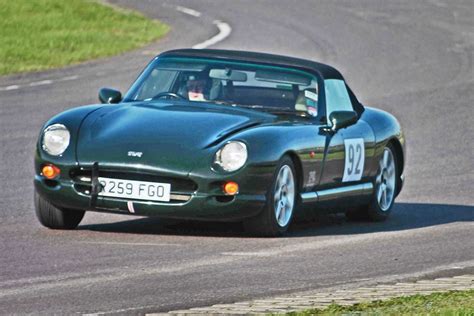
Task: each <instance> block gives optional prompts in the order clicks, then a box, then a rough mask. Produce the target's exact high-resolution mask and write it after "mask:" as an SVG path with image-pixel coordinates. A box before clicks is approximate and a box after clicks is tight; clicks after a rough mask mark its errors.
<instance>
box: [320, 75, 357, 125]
mask: <svg viewBox="0 0 474 316" xmlns="http://www.w3.org/2000/svg"><path fill="white" fill-rule="evenodd" d="M324 92H325V93H326V115H327V121H328V124H331V122H330V121H329V115H330V114H331V113H332V112H334V111H354V108H353V107H352V103H351V98H350V97H349V93H348V92H347V89H346V84H345V83H344V81H343V80H338V79H328V80H324Z"/></svg>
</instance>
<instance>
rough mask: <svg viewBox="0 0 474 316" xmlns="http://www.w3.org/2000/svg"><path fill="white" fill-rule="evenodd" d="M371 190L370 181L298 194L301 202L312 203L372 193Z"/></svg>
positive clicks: (372, 188) (372, 187)
mask: <svg viewBox="0 0 474 316" xmlns="http://www.w3.org/2000/svg"><path fill="white" fill-rule="evenodd" d="M373 190H374V185H373V184H372V183H371V182H367V183H362V184H355V185H348V186H345V187H339V188H334V189H328V190H320V191H315V192H304V193H301V194H300V197H301V201H302V202H303V203H314V202H324V201H330V200H335V199H339V198H346V197H356V196H362V195H370V194H372V192H373Z"/></svg>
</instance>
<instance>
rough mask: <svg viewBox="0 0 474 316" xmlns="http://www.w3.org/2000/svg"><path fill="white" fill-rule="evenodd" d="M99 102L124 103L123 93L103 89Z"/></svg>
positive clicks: (100, 91)
mask: <svg viewBox="0 0 474 316" xmlns="http://www.w3.org/2000/svg"><path fill="white" fill-rule="evenodd" d="M99 100H100V102H101V103H119V102H120V101H122V93H120V91H117V90H114V89H110V88H102V89H100V90H99Z"/></svg>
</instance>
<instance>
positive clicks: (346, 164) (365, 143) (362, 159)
mask: <svg viewBox="0 0 474 316" xmlns="http://www.w3.org/2000/svg"><path fill="white" fill-rule="evenodd" d="M324 90H325V100H326V102H325V104H326V117H327V126H328V127H329V128H330V127H332V122H330V120H329V117H330V114H331V113H332V112H334V111H355V109H354V105H353V104H352V101H351V98H350V97H349V93H348V90H347V87H346V84H345V82H344V81H343V80H338V79H329V80H324ZM374 146H375V136H374V133H373V131H372V129H371V127H370V126H369V125H368V124H367V123H366V122H364V121H363V120H361V119H360V118H359V119H357V121H356V122H355V123H354V124H352V125H349V126H347V127H344V128H341V129H339V130H336V131H333V130H327V132H326V153H325V157H324V164H323V171H322V175H321V178H320V181H319V186H318V187H319V189H320V190H321V189H330V188H335V187H341V186H348V185H352V184H358V183H362V182H365V181H369V178H368V176H369V168H368V166H370V165H371V164H370V163H371V159H373V155H374Z"/></svg>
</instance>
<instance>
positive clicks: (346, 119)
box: [329, 111, 357, 131]
mask: <svg viewBox="0 0 474 316" xmlns="http://www.w3.org/2000/svg"><path fill="white" fill-rule="evenodd" d="M329 120H330V121H331V123H332V128H331V129H332V130H333V131H337V130H339V129H341V128H344V127H347V126H349V125H352V124H354V123H355V122H357V113H356V112H354V111H334V112H332V113H331V114H330V115H329Z"/></svg>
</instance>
